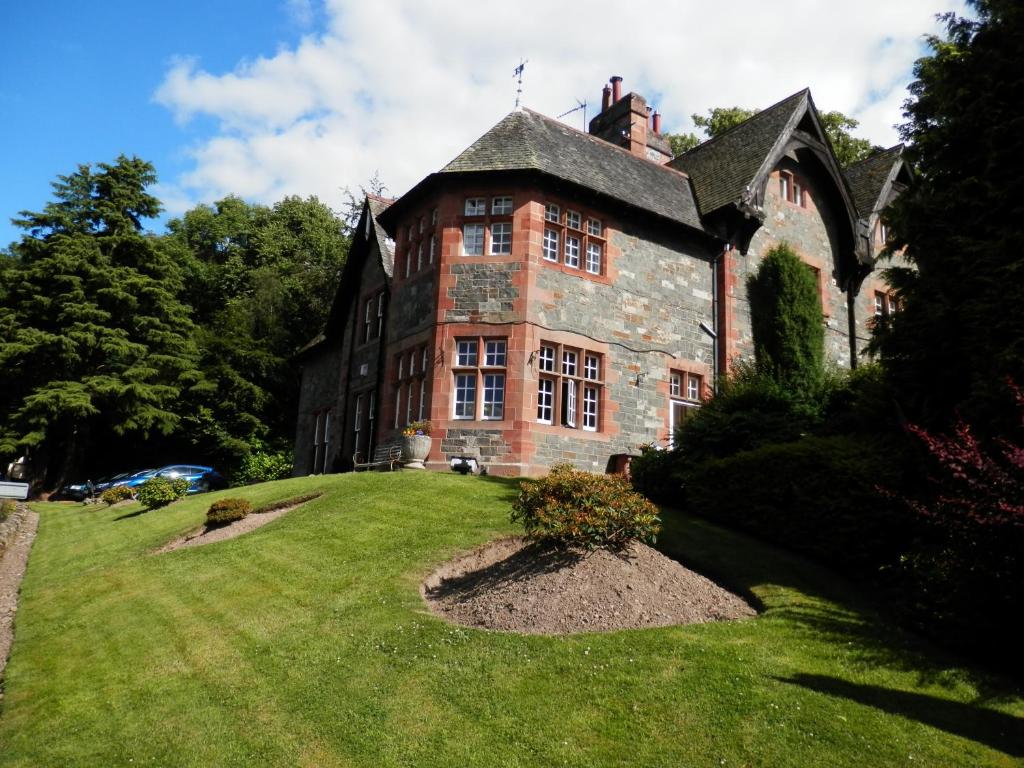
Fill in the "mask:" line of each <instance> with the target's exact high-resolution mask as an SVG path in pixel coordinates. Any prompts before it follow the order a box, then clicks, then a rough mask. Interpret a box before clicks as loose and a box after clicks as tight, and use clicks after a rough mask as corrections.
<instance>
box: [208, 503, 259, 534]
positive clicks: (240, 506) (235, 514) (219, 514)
mask: <svg viewBox="0 0 1024 768" xmlns="http://www.w3.org/2000/svg"><path fill="white" fill-rule="evenodd" d="M250 512H252V504H250V503H249V502H248V501H247V500H246V499H220V500H219V501H215V502H213V504H211V505H210V508H209V509H208V510H207V512H206V524H207V525H208V526H210V527H213V526H216V525H227V524H228V523H233V522H235V521H236V520H241V519H243V518H244V517H245V516H246V515H248V514H249V513H250Z"/></svg>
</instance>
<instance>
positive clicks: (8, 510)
mask: <svg viewBox="0 0 1024 768" xmlns="http://www.w3.org/2000/svg"><path fill="white" fill-rule="evenodd" d="M15 509H17V504H15V503H14V499H4V500H3V501H0V522H3V521H4V520H6V519H7V518H8V517H10V516H11V515H13V514H14V510H15Z"/></svg>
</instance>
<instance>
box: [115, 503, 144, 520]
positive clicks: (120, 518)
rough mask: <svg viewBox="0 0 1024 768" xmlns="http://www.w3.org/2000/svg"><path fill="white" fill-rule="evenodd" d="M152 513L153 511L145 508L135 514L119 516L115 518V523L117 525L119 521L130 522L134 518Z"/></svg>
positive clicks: (137, 510) (127, 513)
mask: <svg viewBox="0 0 1024 768" xmlns="http://www.w3.org/2000/svg"><path fill="white" fill-rule="evenodd" d="M150 511H152V510H149V509H146V508H145V507H143V508H142V509H136V510H135V511H134V512H125V513H124V514H123V515H118V516H117V517H115V518H114V522H115V523H116V522H117V521H118V520H128V519H129V518H132V517H138V516H139V515H144V514H146V513H147V512H150Z"/></svg>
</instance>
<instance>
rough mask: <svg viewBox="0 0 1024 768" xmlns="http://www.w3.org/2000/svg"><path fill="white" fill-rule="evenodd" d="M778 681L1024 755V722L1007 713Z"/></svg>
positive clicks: (799, 680)
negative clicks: (847, 700)
mask: <svg viewBox="0 0 1024 768" xmlns="http://www.w3.org/2000/svg"><path fill="white" fill-rule="evenodd" d="M776 679H777V680H778V681H779V682H782V683H789V684H790V685H799V686H801V687H802V688H808V689H810V690H812V691H817V692H818V693H824V694H826V695H828V696H835V697H840V698H844V699H849V700H850V701H855V702H857V703H859V704H864V705H866V706H869V707H874V708H875V709H880V710H882V711H883V712H888V713H889V714H891V715H900V716H902V717H906V718H908V719H911V720H916V721H917V722H919V723H924V724H925V725H930V726H932V727H933V728H938V729H939V730H942V731H946V732H947V733H951V734H953V735H954V736H962V737H963V738H965V739H970V740H971V741H976V742H978V743H979V744H984V745H985V746H987V747H991V748H992V749H997V750H999V751H1000V752H1005V753H1006V754H1008V755H1011V756H1013V757H1022V756H1024V719H1022V718H1019V717H1014V716H1013V715H1009V714H1006V713H1005V712H997V711H996V710H992V709H986V708H984V707H978V706H974V705H971V704H963V703H961V702H958V701H949V700H948V699H940V698H937V697H935V696H929V695H928V694H924V693H912V692H909V691H898V690H894V689H892V688H883V687H881V686H877V685H863V684H861V683H851V682H848V681H846V680H840V679H838V678H835V677H828V676H826V675H808V674H795V675H792V676H791V677H779V678H776Z"/></svg>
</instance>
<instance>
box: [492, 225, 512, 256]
mask: <svg viewBox="0 0 1024 768" xmlns="http://www.w3.org/2000/svg"><path fill="white" fill-rule="evenodd" d="M509 253H512V224H511V222H507V221H505V222H500V223H497V224H492V225H491V254H492V255H502V254H509Z"/></svg>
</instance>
